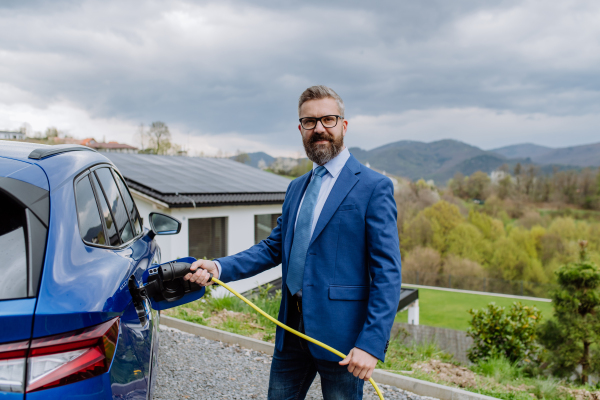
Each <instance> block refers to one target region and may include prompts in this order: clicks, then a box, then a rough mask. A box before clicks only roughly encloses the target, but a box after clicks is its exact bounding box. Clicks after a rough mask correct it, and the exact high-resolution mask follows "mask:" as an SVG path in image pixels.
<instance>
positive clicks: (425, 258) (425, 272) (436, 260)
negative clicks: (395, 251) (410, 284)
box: [402, 247, 442, 286]
mask: <svg viewBox="0 0 600 400" xmlns="http://www.w3.org/2000/svg"><path fill="white" fill-rule="evenodd" d="M441 266H442V260H441V257H440V253H438V252H437V251H435V250H434V249H431V248H428V247H417V248H415V249H413V250H412V251H411V252H410V253H408V255H407V256H406V257H405V258H404V261H403V262H402V272H403V273H407V274H410V277H411V278H412V277H413V275H414V276H416V273H417V272H418V273H419V284H420V285H426V286H433V285H435V284H436V281H437V277H438V274H439V273H440V268H441Z"/></svg>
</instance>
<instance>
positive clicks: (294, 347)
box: [185, 86, 401, 400]
mask: <svg viewBox="0 0 600 400" xmlns="http://www.w3.org/2000/svg"><path fill="white" fill-rule="evenodd" d="M298 114H299V117H300V124H299V125H298V130H299V131H300V134H301V136H302V142H303V143H304V148H305V150H306V155H307V156H308V158H309V159H310V160H311V161H313V163H314V165H313V170H312V171H310V172H308V173H306V174H305V175H303V176H301V177H299V178H297V179H295V180H294V181H292V182H291V183H290V185H289V187H288V189H287V192H286V196H285V200H284V203H283V208H282V215H281V217H279V219H278V220H277V227H275V228H274V229H273V231H272V232H271V235H270V236H269V237H268V238H267V239H265V240H263V241H262V242H260V243H259V244H257V245H255V246H253V247H251V248H250V249H248V250H245V251H242V252H241V253H238V254H235V255H232V256H228V257H223V258H219V259H216V260H213V261H209V260H198V261H196V262H195V263H194V264H193V265H192V270H193V271H195V273H193V274H191V273H190V274H188V275H187V276H186V277H185V279H187V280H190V281H191V282H196V283H198V284H199V285H202V286H206V285H207V284H210V283H209V282H208V280H209V273H212V274H213V275H215V276H216V277H218V278H219V279H220V280H222V281H223V282H229V281H235V280H238V279H244V278H248V277H251V276H253V275H256V274H258V273H260V272H262V271H264V270H267V269H269V268H273V267H275V266H277V265H279V264H281V265H282V301H281V308H280V310H279V317H278V319H279V321H281V322H283V323H284V324H287V325H288V326H290V327H292V328H294V329H296V330H299V331H301V332H303V333H306V334H307V335H308V336H310V337H313V338H315V339H317V340H320V341H321V342H324V343H326V344H328V345H330V346H331V347H333V348H335V349H337V350H339V351H341V352H343V353H345V354H348V356H347V357H346V358H345V359H344V360H342V361H340V360H339V357H337V356H336V355H335V354H333V353H330V352H328V351H327V350H325V349H323V348H321V347H318V346H316V345H314V344H312V343H309V342H307V341H305V340H304V339H300V338H298V337H297V336H295V335H293V334H291V333H288V332H286V331H285V330H283V329H281V328H279V327H278V328H277V334H276V339H275V353H274V355H273V362H272V363H271V375H270V380H269V395H268V398H269V399H271V400H274V399H304V398H305V397H306V393H307V391H308V389H309V387H310V385H311V383H312V381H313V380H314V378H315V376H316V373H317V372H318V373H319V375H320V377H321V388H322V391H323V398H324V399H326V400H328V399H361V398H362V393H363V385H364V381H365V380H369V378H370V377H371V374H372V373H373V369H374V368H375V365H376V364H377V360H378V359H379V360H381V361H383V360H384V357H385V353H386V351H387V347H388V344H389V337H390V330H391V327H392V323H393V321H394V316H395V314H396V309H397V306H398V301H399V298H400V283H401V274H400V249H399V242H398V229H397V226H396V203H395V201H394V196H393V191H394V190H393V184H392V182H391V181H390V179H389V178H387V177H385V176H383V175H381V174H379V173H377V172H375V171H373V170H371V169H369V168H367V167H365V166H364V165H362V164H361V163H359V162H358V161H357V160H356V159H355V158H354V157H353V156H352V155H351V154H350V152H349V151H348V149H347V148H346V147H345V146H344V137H345V136H346V131H347V129H348V121H347V120H346V119H344V103H343V101H342V99H341V98H340V96H338V94H337V93H336V92H334V91H333V90H332V89H330V88H328V87H326V86H312V87H310V88H308V89H306V90H305V91H304V93H302V95H301V96H300V100H299V102H298ZM196 268H197V269H196Z"/></svg>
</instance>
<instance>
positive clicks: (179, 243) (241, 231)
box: [132, 191, 282, 296]
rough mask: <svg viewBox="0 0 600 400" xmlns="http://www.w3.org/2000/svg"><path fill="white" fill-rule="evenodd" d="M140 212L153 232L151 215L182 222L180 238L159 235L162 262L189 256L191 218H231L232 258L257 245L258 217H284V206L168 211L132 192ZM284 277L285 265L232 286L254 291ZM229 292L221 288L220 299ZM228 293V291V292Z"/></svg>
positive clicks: (229, 230) (229, 241)
mask: <svg viewBox="0 0 600 400" xmlns="http://www.w3.org/2000/svg"><path fill="white" fill-rule="evenodd" d="M132 194H133V197H134V198H135V203H136V204H137V207H138V210H139V211H140V214H141V215H142V218H144V227H146V228H148V229H150V223H149V220H148V215H149V214H150V213H151V212H153V211H154V212H161V213H164V214H167V215H171V216H173V217H175V218H177V219H178V220H180V221H181V222H182V227H181V232H180V233H179V234H178V235H171V236H157V237H156V240H157V242H158V244H159V245H160V248H161V255H162V257H161V258H162V262H166V261H170V260H174V259H177V258H181V257H187V256H188V250H189V242H188V238H189V235H188V232H189V230H188V228H189V225H188V222H189V219H190V218H213V217H227V218H228V227H227V236H228V237H227V252H228V255H232V254H235V253H238V252H240V251H243V250H246V249H248V248H249V247H251V246H253V245H254V215H260V214H280V213H281V206H282V205H281V204H270V205H248V206H223V207H197V208H195V209H194V208H167V207H165V206H166V205H161V204H160V203H159V202H155V201H152V200H151V199H149V198H147V197H146V196H144V195H142V194H140V193H137V192H135V191H132ZM280 277H281V265H278V266H277V267H275V268H273V269H270V270H268V271H264V272H262V273H260V274H258V275H255V276H253V277H251V278H247V279H243V280H240V281H237V282H233V283H231V285H230V286H231V287H232V288H234V289H235V290H237V291H239V292H245V291H246V290H250V289H253V288H255V287H257V286H258V285H261V284H264V283H267V282H270V281H272V280H274V279H277V278H280ZM226 292H227V291H226V290H225V289H223V288H218V289H217V290H216V292H215V295H216V296H222V295H224V294H226ZM227 293H228V292H227Z"/></svg>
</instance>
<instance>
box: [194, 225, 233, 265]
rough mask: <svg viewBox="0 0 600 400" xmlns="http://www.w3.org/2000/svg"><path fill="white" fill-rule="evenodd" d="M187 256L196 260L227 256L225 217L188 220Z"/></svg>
mask: <svg viewBox="0 0 600 400" xmlns="http://www.w3.org/2000/svg"><path fill="white" fill-rule="evenodd" d="M189 255H190V257H194V258H197V259H200V258H207V259H209V260H212V259H213V258H218V257H225V256H226V255H227V217H219V218H190V219H189Z"/></svg>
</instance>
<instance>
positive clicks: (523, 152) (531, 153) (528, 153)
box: [490, 143, 554, 159]
mask: <svg viewBox="0 0 600 400" xmlns="http://www.w3.org/2000/svg"><path fill="white" fill-rule="evenodd" d="M551 150H554V149H553V148H551V147H546V146H540V145H537V144H533V143H522V144H513V145H511V146H505V147H500V148H498V149H493V150H490V151H491V152H492V153H496V154H500V155H501V156H504V157H506V158H527V157H529V158H531V159H533V158H534V157H536V156H540V155H542V154H544V153H547V152H549V151H551Z"/></svg>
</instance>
